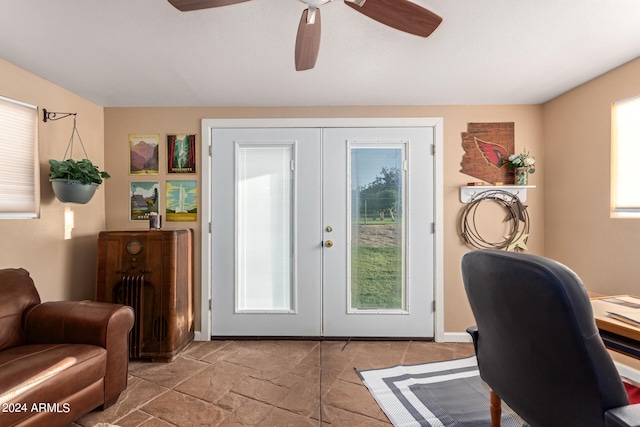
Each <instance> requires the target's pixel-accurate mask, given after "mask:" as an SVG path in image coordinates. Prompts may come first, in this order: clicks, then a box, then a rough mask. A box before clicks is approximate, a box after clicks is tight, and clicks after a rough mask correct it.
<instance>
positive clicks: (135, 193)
mask: <svg viewBox="0 0 640 427" xmlns="http://www.w3.org/2000/svg"><path fill="white" fill-rule="evenodd" d="M129 184H130V186H129V188H130V190H129V199H130V200H131V203H130V206H131V207H130V209H129V219H130V220H131V221H148V220H149V214H150V213H151V212H155V213H159V205H160V183H159V182H158V181H131V182H130V183H129Z"/></svg>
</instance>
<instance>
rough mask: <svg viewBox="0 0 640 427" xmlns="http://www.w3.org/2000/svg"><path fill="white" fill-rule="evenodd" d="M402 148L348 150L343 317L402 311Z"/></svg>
mask: <svg viewBox="0 0 640 427" xmlns="http://www.w3.org/2000/svg"><path fill="white" fill-rule="evenodd" d="M404 158H405V156H404V146H403V145H402V144H390V145H384V146H381V145H375V146H372V145H368V146H367V145H364V144H352V145H351V146H350V162H349V163H350V172H349V181H350V188H351V213H350V215H349V217H350V221H351V224H350V229H351V250H350V254H349V255H350V278H349V298H350V301H349V311H351V312H354V311H359V310H375V311H385V310H389V311H398V310H405V308H406V298H405V295H406V290H405V284H406V281H405V228H406V225H405V220H404V200H405V171H404V167H403V165H404Z"/></svg>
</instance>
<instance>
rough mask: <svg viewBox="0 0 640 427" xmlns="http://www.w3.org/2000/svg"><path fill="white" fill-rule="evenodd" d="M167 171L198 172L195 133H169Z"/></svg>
mask: <svg viewBox="0 0 640 427" xmlns="http://www.w3.org/2000/svg"><path fill="white" fill-rule="evenodd" d="M167 172H168V173H196V136H195V135H187V134H175V135H167Z"/></svg>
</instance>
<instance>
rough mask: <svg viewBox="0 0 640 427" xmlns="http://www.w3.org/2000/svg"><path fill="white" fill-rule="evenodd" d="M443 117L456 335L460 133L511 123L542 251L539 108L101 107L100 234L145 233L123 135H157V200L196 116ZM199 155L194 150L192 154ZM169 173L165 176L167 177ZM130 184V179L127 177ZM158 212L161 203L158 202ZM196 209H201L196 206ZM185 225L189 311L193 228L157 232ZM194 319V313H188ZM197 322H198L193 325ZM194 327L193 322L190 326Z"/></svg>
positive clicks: (463, 321)
mask: <svg viewBox="0 0 640 427" xmlns="http://www.w3.org/2000/svg"><path fill="white" fill-rule="evenodd" d="M421 116H426V117H443V118H444V217H445V223H444V250H445V256H444V262H445V265H444V283H445V285H444V287H445V332H464V330H465V328H466V327H467V326H469V325H471V324H473V317H472V315H471V313H470V310H469V308H468V304H467V302H466V296H465V294H464V289H463V288H462V280H461V277H460V273H459V262H460V257H461V256H462V254H463V253H465V252H466V251H467V250H469V248H467V247H466V246H464V244H463V243H462V242H461V239H460V238H459V237H458V234H457V225H456V224H457V216H458V213H459V211H460V209H461V208H462V206H463V205H462V204H461V203H460V201H459V187H460V185H464V184H466V183H467V182H469V181H476V180H477V179H474V178H472V177H469V176H467V175H465V174H462V173H460V172H459V171H460V162H461V160H462V155H463V154H464V151H463V149H462V138H461V133H462V132H465V131H466V130H467V123H469V122H515V133H516V149H517V150H520V149H521V148H522V147H523V146H526V147H527V148H528V149H529V150H530V151H531V152H532V154H534V155H535V156H536V157H537V158H538V159H539V161H540V166H539V167H538V171H537V172H536V174H534V175H532V177H531V180H532V182H531V183H532V184H534V185H537V186H538V187H539V188H537V189H534V190H530V193H529V200H528V202H527V205H528V206H529V213H530V216H531V237H530V239H529V242H528V247H529V249H530V251H531V252H533V253H538V254H542V251H543V248H544V224H543V196H542V195H543V191H542V188H540V187H542V185H543V177H544V172H543V171H544V170H545V167H544V159H543V154H544V153H543V135H542V128H543V127H542V108H541V107H540V106H514V105H507V106H428V107H427V106H425V107H402V106H399V107H307V108H180V107H176V108H105V161H106V166H107V168H108V170H109V171H110V172H111V173H112V175H113V178H112V179H111V180H110V182H109V185H108V186H106V221H107V223H106V224H107V229H109V230H118V229H145V228H147V227H148V224H146V223H139V222H131V221H129V217H128V209H129V199H128V192H129V181H131V180H132V177H131V176H129V175H128V169H127V168H128V151H127V150H128V145H127V140H128V134H130V133H159V134H160V135H161V143H162V144H163V145H162V147H161V148H162V149H161V150H160V165H161V166H160V171H161V175H160V176H159V177H149V178H148V180H150V181H151V180H155V179H156V178H157V179H158V180H159V181H160V183H161V194H162V195H164V191H165V188H164V181H165V180H166V179H167V178H168V177H167V175H166V148H165V146H164V141H165V138H166V134H168V133H196V134H197V135H198V146H200V132H201V120H202V119H204V118H292V117H304V118H314V117H321V118H326V117H421ZM200 154H202V153H198V156H200ZM174 176H175V175H172V176H170V177H169V179H173V178H174ZM134 180H137V179H134ZM161 208H164V203H161ZM199 208H200V209H201V206H200V207H199ZM181 227H189V228H194V229H195V230H196V235H197V236H198V237H197V241H196V276H197V277H196V308H198V307H200V298H199V296H200V280H199V271H200V251H199V249H198V246H199V243H200V239H199V233H200V223H197V224H194V223H168V224H167V223H165V227H164V228H181ZM196 315H197V318H198V319H199V313H197V314H196ZM198 322H199V320H198ZM198 324H199V323H198Z"/></svg>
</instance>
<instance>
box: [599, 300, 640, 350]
mask: <svg viewBox="0 0 640 427" xmlns="http://www.w3.org/2000/svg"><path fill="white" fill-rule="evenodd" d="M591 306H592V307H593V314H594V316H595V318H596V325H597V326H598V329H601V330H604V331H608V332H611V333H613V334H616V335H621V336H623V337H627V338H630V339H632V340H636V341H640V328H639V327H636V326H633V325H631V324H629V323H626V322H622V321H620V320H617V319H614V318H612V317H611V316H609V314H608V313H609V312H624V311H627V312H628V311H637V312H638V313H640V298H638V297H634V296H630V295H614V296H599V297H592V298H591Z"/></svg>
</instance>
